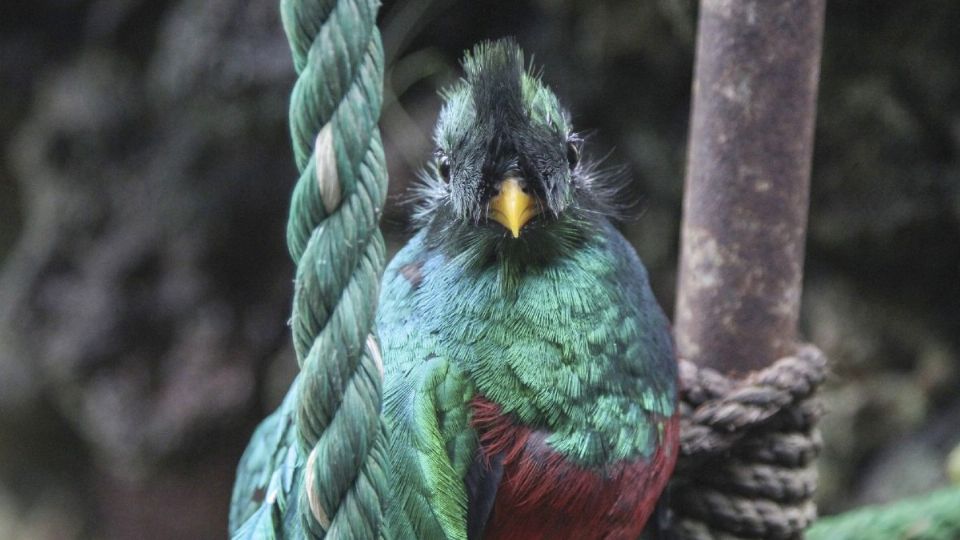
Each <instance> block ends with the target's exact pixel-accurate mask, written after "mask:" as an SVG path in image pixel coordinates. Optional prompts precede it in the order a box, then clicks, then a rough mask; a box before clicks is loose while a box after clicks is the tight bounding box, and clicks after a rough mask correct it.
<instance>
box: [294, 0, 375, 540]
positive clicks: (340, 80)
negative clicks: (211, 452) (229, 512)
mask: <svg viewBox="0 0 960 540" xmlns="http://www.w3.org/2000/svg"><path fill="white" fill-rule="evenodd" d="M378 6H379V3H378V2H376V1H375V0H339V1H338V0H282V2H281V13H282V16H283V26H284V29H285V31H286V33H287V37H288V39H289V41H290V48H291V50H292V52H293V59H294V65H295V67H296V69H297V73H298V74H299V78H298V80H297V83H296V85H295V86H294V90H293V94H292V96H291V103H290V129H291V132H292V136H293V149H294V154H295V157H296V162H297V167H298V168H299V170H300V179H299V181H298V182H297V185H296V187H295V189H294V193H293V200H292V202H291V208H290V219H289V222H288V224H287V243H288V245H289V249H290V254H291V255H292V257H293V260H294V262H295V263H296V264H297V274H296V283H295V288H294V305H293V316H292V319H291V325H292V327H293V338H294V339H293V341H294V347H295V349H296V353H297V361H298V362H299V364H300V369H301V376H300V384H299V394H298V396H297V417H296V419H297V431H298V439H299V442H300V450H301V451H302V452H303V455H304V456H307V466H306V472H305V482H304V486H305V491H306V493H305V496H301V497H300V510H299V511H300V515H301V517H302V520H303V525H304V530H305V531H307V533H308V534H309V535H310V536H311V537H315V538H322V537H324V536H325V535H327V534H329V535H331V538H358V539H372V538H377V537H382V536H383V534H384V533H383V529H382V521H383V513H384V504H385V501H386V494H387V489H388V484H387V461H386V454H385V442H386V440H385V431H384V425H383V423H382V421H381V419H380V406H381V398H382V382H383V367H382V362H381V360H380V353H379V346H378V344H377V339H376V336H375V334H374V315H375V312H376V302H377V296H378V290H379V283H380V278H381V275H382V273H383V267H384V244H383V237H382V235H381V234H380V230H379V228H378V223H379V219H380V214H381V210H382V207H383V203H384V200H385V197H386V187H387V175H386V166H385V161H384V155H383V144H382V142H381V140H380V132H379V130H378V128H377V120H378V119H379V116H380V107H381V102H382V85H383V50H382V44H381V40H380V34H379V32H378V31H377V28H376V13H377V8H378Z"/></svg>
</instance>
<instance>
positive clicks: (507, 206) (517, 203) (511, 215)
mask: <svg viewBox="0 0 960 540" xmlns="http://www.w3.org/2000/svg"><path fill="white" fill-rule="evenodd" d="M536 215H537V201H536V200H534V198H533V197H531V196H530V195H527V194H526V193H525V192H524V191H523V187H522V186H521V185H520V181H519V180H518V179H516V178H506V179H505V180H504V181H503V182H502V183H501V184H500V193H498V194H497V196H496V197H494V198H493V199H491V200H490V218H491V219H493V220H494V221H496V222H498V223H500V224H501V225H503V226H504V227H506V228H507V230H509V231H510V232H511V233H512V234H513V237H514V238H519V237H520V229H521V228H523V226H524V225H525V224H526V223H527V222H528V221H530V220H531V219H533V217H534V216H536Z"/></svg>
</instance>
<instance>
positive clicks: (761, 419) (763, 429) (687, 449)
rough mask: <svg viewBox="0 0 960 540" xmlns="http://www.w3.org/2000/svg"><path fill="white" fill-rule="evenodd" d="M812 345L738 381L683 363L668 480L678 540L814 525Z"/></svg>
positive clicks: (816, 443) (817, 379)
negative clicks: (675, 454)
mask: <svg viewBox="0 0 960 540" xmlns="http://www.w3.org/2000/svg"><path fill="white" fill-rule="evenodd" d="M826 372H827V362H826V358H825V357H824V356H823V354H822V353H821V352H820V350H819V349H817V348H816V347H814V346H812V345H803V346H800V347H798V349H797V351H796V353H795V354H794V355H792V356H787V357H785V358H782V359H780V360H778V361H777V362H776V363H774V364H773V365H771V366H770V367H768V368H767V369H764V370H763V371H760V372H756V373H753V374H751V375H749V376H748V377H746V378H745V379H743V380H731V379H728V378H726V377H724V376H723V375H721V374H719V373H717V372H716V371H714V370H712V369H709V368H698V367H697V366H696V365H694V364H693V363H691V362H687V361H681V363H680V379H681V413H682V419H681V430H680V432H681V436H680V459H679V461H678V465H677V470H676V472H675V473H674V479H673V480H672V484H671V485H672V493H671V508H672V511H673V514H674V521H673V524H672V527H671V528H672V530H673V533H674V534H675V535H676V536H677V537H679V538H681V539H689V540H701V539H703V540H707V539H716V538H724V539H738V538H773V539H793V538H800V537H802V534H803V531H804V529H806V528H807V527H808V526H809V525H810V524H811V523H813V521H814V520H815V519H816V506H815V505H814V503H813V500H812V496H813V493H814V490H815V489H816V484H817V473H816V468H815V462H814V458H816V456H817V453H818V451H819V449H820V435H819V432H818V431H817V430H816V426H815V424H816V421H817V418H818V417H819V416H820V405H819V403H818V401H817V400H816V398H815V395H814V394H815V392H816V389H817V387H818V386H819V385H820V383H822V382H823V380H824V379H825V378H826Z"/></svg>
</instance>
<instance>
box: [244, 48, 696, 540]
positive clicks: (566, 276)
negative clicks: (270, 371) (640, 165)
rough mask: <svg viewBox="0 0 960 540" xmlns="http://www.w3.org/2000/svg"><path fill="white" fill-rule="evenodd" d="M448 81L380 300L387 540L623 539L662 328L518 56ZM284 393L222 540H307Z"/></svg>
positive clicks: (561, 116) (543, 95) (641, 504)
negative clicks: (414, 227) (432, 144)
mask: <svg viewBox="0 0 960 540" xmlns="http://www.w3.org/2000/svg"><path fill="white" fill-rule="evenodd" d="M463 67H464V71H465V77H464V78H463V80H461V81H460V82H459V83H458V84H456V85H454V86H453V87H452V88H450V89H449V90H447V91H446V92H445V93H444V94H443V97H444V99H445V104H444V106H443V109H442V111H441V113H440V118H439V120H438V122H437V127H436V133H435V139H436V145H437V151H436V153H435V156H434V159H433V160H432V161H431V162H430V163H429V165H428V166H427V168H426V170H425V171H424V173H423V175H422V185H421V186H420V187H419V188H418V189H417V190H416V201H417V209H416V211H415V218H416V222H417V223H418V225H419V230H418V232H417V233H416V235H415V236H414V237H413V238H412V239H411V240H410V242H409V243H408V244H407V245H406V246H405V247H404V248H403V249H402V250H401V251H400V252H399V253H398V254H397V255H396V257H395V258H394V259H393V261H392V262H391V263H390V265H389V267H388V268H387V270H386V273H385V275H384V280H383V287H382V292H381V297H380V304H379V310H378V317H377V331H378V333H379V336H380V340H381V347H382V351H383V362H384V371H385V373H384V377H385V378H384V388H385V390H384V392H385V396H384V409H383V417H384V419H385V421H386V424H387V426H388V430H389V449H388V450H389V461H390V469H391V470H390V475H391V482H390V484H391V489H392V491H391V493H389V497H388V506H387V521H388V523H387V525H388V530H387V532H388V535H387V536H388V538H392V539H396V540H401V539H402V540H406V539H426V540H433V539H437V540H441V539H445V538H446V539H454V540H460V539H463V540H466V539H517V540H519V539H523V540H535V539H557V538H576V539H590V538H605V539H611V540H616V539H628V540H636V539H637V538H638V537H639V536H640V534H641V532H642V530H643V529H644V525H645V523H646V522H647V520H648V518H649V517H650V515H651V514H652V512H653V510H654V507H655V505H656V502H657V500H658V498H659V496H660V493H661V492H662V491H663V488H664V486H665V485H666V483H667V480H668V478H669V476H670V473H671V472H672V469H673V466H674V463H675V460H676V457H677V444H678V425H679V424H678V414H677V405H676V400H677V389H676V384H677V367H676V362H675V357H674V349H673V342H672V339H671V336H670V330H669V324H668V322H667V319H666V317H665V316H664V315H663V312H662V310H661V309H660V307H659V306H658V304H657V302H656V299H655V298H654V296H653V293H652V292H651V290H650V286H649V283H648V279H647V274H646V270H645V269H644V267H643V264H642V263H641V262H640V260H639V258H638V257H637V255H636V253H635V252H634V250H633V248H632V247H631V246H630V245H629V243H627V241H626V240H625V239H624V238H623V236H622V235H621V234H620V233H619V232H617V230H616V229H615V228H614V227H613V225H612V224H611V221H610V219H611V216H612V215H613V214H614V213H615V208H616V207H617V204H616V202H617V201H615V200H611V199H614V198H615V197H616V195H615V194H616V190H614V189H611V188H610V186H609V185H606V184H605V183H604V182H603V178H602V175H598V174H597V173H596V171H595V168H594V167H592V166H590V165H588V164H585V163H582V162H581V160H580V155H581V146H582V141H581V138H580V137H579V136H578V135H577V134H576V133H575V132H574V131H573V130H572V128H571V126H570V120H569V114H568V113H567V112H566V111H565V110H564V109H563V107H562V106H561V105H560V103H559V101H558V99H557V97H556V96H555V95H554V94H553V92H552V91H551V90H550V89H549V88H548V87H547V86H546V85H545V84H544V83H543V82H542V81H541V80H540V78H539V77H538V76H536V75H535V74H533V73H531V72H529V71H527V70H525V69H524V59H523V54H522V52H521V51H520V49H519V48H518V47H517V45H516V44H515V43H514V42H513V41H510V40H502V41H497V42H492V43H485V44H481V45H479V46H477V47H476V48H474V49H473V51H472V52H470V53H468V54H467V56H466V58H465V59H464V61H463ZM298 384H300V383H299V382H295V383H294V385H293V386H292V387H291V389H290V391H289V393H288V396H287V398H286V399H285V401H284V402H283V404H282V405H281V406H280V408H279V409H278V410H277V411H276V412H274V413H273V415H271V416H270V417H269V418H268V419H267V420H265V421H264V422H263V424H262V425H261V426H260V427H259V428H258V429H257V432H256V433H255V434H254V436H253V438H252V439H251V443H250V445H249V446H248V448H247V451H246V452H245V454H244V456H243V458H242V460H241V463H240V466H239V469H238V472H237V481H236V485H235V488H234V494H233V501H232V504H231V511H230V533H231V535H232V536H233V537H234V538H273V537H275V531H280V532H281V533H282V536H283V537H286V538H300V537H302V535H303V531H302V525H301V520H300V519H299V517H298V516H297V515H296V513H297V507H298V497H300V496H302V495H301V492H302V490H303V476H304V470H305V467H304V461H305V460H304V458H303V456H301V455H300V453H299V452H298V451H297V450H296V448H297V439H296V429H295V415H296V412H295V410H296V394H297V385H298Z"/></svg>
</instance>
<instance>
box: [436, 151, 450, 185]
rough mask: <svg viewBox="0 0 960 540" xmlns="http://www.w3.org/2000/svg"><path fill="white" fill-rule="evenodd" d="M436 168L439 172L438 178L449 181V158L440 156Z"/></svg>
mask: <svg viewBox="0 0 960 540" xmlns="http://www.w3.org/2000/svg"><path fill="white" fill-rule="evenodd" d="M437 168H438V169H439V170H440V176H443V179H444V180H446V181H448V182H449V181H450V158H449V157H447V156H440V160H439V163H437Z"/></svg>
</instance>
